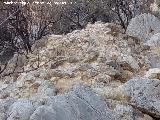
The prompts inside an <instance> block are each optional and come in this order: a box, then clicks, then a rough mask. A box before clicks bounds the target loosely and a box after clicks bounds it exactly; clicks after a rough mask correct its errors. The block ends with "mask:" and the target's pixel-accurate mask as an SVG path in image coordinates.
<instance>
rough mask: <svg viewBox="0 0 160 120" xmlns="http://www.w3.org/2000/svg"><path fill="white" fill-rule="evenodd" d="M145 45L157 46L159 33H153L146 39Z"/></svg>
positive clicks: (159, 40) (159, 42)
mask: <svg viewBox="0 0 160 120" xmlns="http://www.w3.org/2000/svg"><path fill="white" fill-rule="evenodd" d="M146 45H148V46H150V47H158V46H159V45H160V33H156V34H154V35H153V36H152V37H151V38H150V39H149V40H147V42H146Z"/></svg>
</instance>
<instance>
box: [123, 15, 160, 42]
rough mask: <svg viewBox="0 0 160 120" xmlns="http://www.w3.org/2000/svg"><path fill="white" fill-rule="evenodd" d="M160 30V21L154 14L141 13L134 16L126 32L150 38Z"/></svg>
mask: <svg viewBox="0 0 160 120" xmlns="http://www.w3.org/2000/svg"><path fill="white" fill-rule="evenodd" d="M158 32H160V21H159V19H158V18H156V17H155V16H154V15H152V14H149V13H148V14H146V13H144V14H141V15H139V16H136V17H135V18H133V19H132V20H131V21H130V23H129V25H128V27H127V31H126V33H127V34H128V35H129V36H132V37H136V38H139V39H141V40H148V39H149V38H150V37H151V36H152V35H153V34H155V33H158Z"/></svg>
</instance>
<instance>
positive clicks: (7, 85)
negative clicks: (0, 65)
mask: <svg viewBox="0 0 160 120" xmlns="http://www.w3.org/2000/svg"><path fill="white" fill-rule="evenodd" d="M158 25H160V21H159V20H158V19H157V18H156V17H154V16H153V15H150V14H142V15H140V16H137V17H136V18H133V19H132V20H131V22H130V24H129V26H128V29H127V31H126V34H124V31H123V30H122V28H121V27H120V26H118V25H115V24H113V23H101V22H97V23H95V24H88V25H87V27H86V28H85V29H83V30H76V31H73V32H72V33H69V34H67V35H49V36H46V37H44V38H43V39H41V40H39V41H37V42H36V43H35V44H34V46H33V47H32V50H33V52H32V53H30V54H28V55H27V56H25V55H20V54H15V56H14V57H13V58H12V59H11V60H10V61H9V67H7V69H6V71H5V72H4V73H3V74H2V76H1V81H0V120H158V119H160V80H159V79H160V68H159V67H160V62H159V59H160V47H159V40H160V35H159V34H160V33H159V32H160V27H159V26H158ZM15 66H17V68H16V69H14V68H15ZM12 71H14V74H10V73H12Z"/></svg>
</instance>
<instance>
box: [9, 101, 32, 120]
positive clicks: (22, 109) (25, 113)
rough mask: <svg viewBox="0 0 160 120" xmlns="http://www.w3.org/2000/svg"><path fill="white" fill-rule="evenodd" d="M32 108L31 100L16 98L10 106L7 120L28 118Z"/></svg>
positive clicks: (26, 119) (24, 119) (25, 119)
mask: <svg viewBox="0 0 160 120" xmlns="http://www.w3.org/2000/svg"><path fill="white" fill-rule="evenodd" d="M34 110H35V108H34V105H33V103H32V101H30V100H27V99H20V100H17V101H16V102H14V103H13V104H12V105H11V106H10V108H9V111H8V118H7V120H17V119H18V120H28V119H29V117H30V115H31V114H32V113H33V112H34Z"/></svg>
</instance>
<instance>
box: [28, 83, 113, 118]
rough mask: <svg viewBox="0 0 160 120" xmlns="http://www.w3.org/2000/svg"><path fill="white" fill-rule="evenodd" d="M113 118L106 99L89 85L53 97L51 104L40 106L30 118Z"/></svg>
mask: <svg viewBox="0 0 160 120" xmlns="http://www.w3.org/2000/svg"><path fill="white" fill-rule="evenodd" d="M41 118H43V119H44V120H111V119H112V117H111V114H110V113H109V109H108V106H107V104H106V103H105V101H104V100H102V99H101V98H100V97H99V96H97V95H96V94H95V93H94V92H92V91H91V90H90V89H89V88H88V87H84V86H78V87H76V88H75V89H73V91H71V92H69V93H67V94H64V95H58V96H56V97H53V98H52V104H50V105H49V106H46V105H44V106H40V107H38V108H37V109H36V110H35V111H34V113H33V114H32V115H31V117H30V120H40V119H41Z"/></svg>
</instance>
